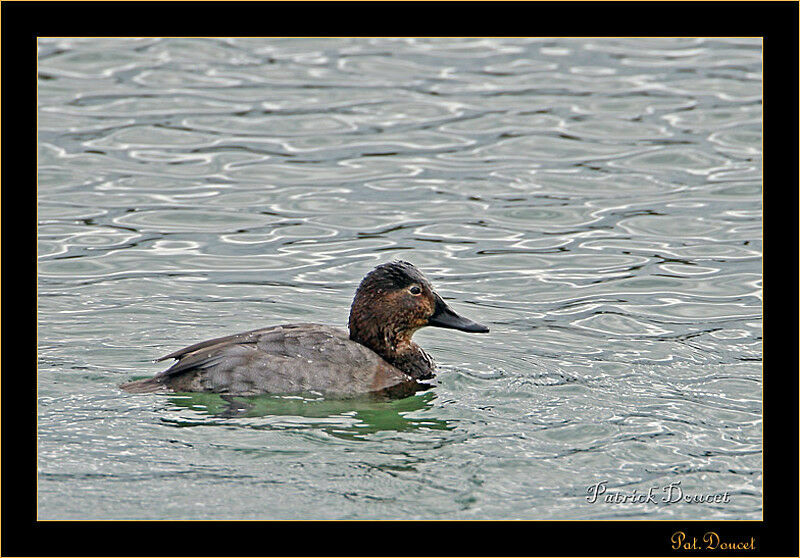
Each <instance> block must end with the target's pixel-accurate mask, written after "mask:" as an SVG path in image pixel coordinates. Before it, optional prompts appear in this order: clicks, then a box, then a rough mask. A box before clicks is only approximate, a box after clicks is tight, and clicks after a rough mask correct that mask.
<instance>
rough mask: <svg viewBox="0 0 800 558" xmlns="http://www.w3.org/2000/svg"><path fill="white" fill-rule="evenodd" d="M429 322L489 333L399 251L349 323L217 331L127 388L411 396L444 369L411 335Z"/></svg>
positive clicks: (358, 296) (370, 284)
mask: <svg viewBox="0 0 800 558" xmlns="http://www.w3.org/2000/svg"><path fill="white" fill-rule="evenodd" d="M428 326H432V327H439V328H445V329H453V330H458V331H462V332H466V333H488V332H489V328H488V327H486V326H485V325H483V324H480V323H478V322H474V321H472V320H470V319H467V318H465V317H462V316H460V315H459V314H457V313H456V312H455V311H454V310H453V309H452V308H450V306H448V305H447V303H445V301H444V300H443V299H442V297H441V296H439V294H438V293H437V292H436V291H435V290H434V288H433V286H432V285H431V283H430V281H428V279H427V278H426V277H425V276H424V275H423V274H422V272H421V271H420V270H419V269H417V267H415V266H414V265H413V264H411V263H409V262H407V261H402V260H395V261H391V262H388V263H384V264H381V265H378V266H377V267H376V268H375V269H373V270H372V271H370V272H369V273H368V274H367V275H366V276H365V277H364V278H363V280H362V281H361V283H360V284H359V285H358V288H357V289H356V292H355V296H354V297H353V302H352V305H351V307H350V316H349V320H348V331H345V330H344V329H341V328H337V327H333V326H329V325H322V324H313V323H292V324H283V325H275V326H269V327H265V328H261V329H254V330H251V331H246V332H243V333H237V334H235V335H229V336H226V337H219V338H216V339H210V340H208V341H202V342H200V343H196V344H194V345H190V346H188V347H185V348H183V349H180V350H177V351H175V352H172V353H170V354H168V355H166V356H163V357H161V358H159V359H157V360H156V362H160V361H164V360H167V359H175V360H176V362H175V363H174V364H173V365H172V366H171V367H170V368H168V369H166V370H163V371H162V372H159V373H158V374H156V375H155V376H153V377H152V378H146V379H143V380H135V381H132V382H128V383H124V384H122V385H120V386H119V387H120V389H122V390H123V391H125V392H128V393H138V394H141V393H156V392H164V391H167V392H168V391H172V392H213V393H219V394H225V395H227V396H234V395H241V396H255V395H264V394H287V395H289V394H302V393H310V394H319V395H321V396H323V397H326V398H327V397H332V398H351V397H357V396H360V395H367V394H380V395H388V396H405V395H408V394H412V393H414V392H415V391H417V390H419V389H427V388H429V387H430V385H429V384H427V385H426V384H424V383H423V382H422V381H424V380H428V379H431V378H433V377H434V374H435V371H436V365H435V363H434V360H433V358H431V356H430V355H429V354H428V353H426V352H425V351H424V350H423V349H422V348H421V347H420V346H419V345H417V344H416V343H414V342H413V341H412V336H413V335H414V333H415V332H416V331H417V330H419V329H421V328H423V327H428Z"/></svg>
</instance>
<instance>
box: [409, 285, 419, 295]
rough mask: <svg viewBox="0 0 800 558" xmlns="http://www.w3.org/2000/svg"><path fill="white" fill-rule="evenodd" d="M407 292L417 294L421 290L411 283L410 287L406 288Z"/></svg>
mask: <svg viewBox="0 0 800 558" xmlns="http://www.w3.org/2000/svg"><path fill="white" fill-rule="evenodd" d="M408 292H410V293H411V294H413V295H418V294H419V293H421V292H422V289H420V288H419V287H418V286H417V285H412V286H411V288H410V289H408Z"/></svg>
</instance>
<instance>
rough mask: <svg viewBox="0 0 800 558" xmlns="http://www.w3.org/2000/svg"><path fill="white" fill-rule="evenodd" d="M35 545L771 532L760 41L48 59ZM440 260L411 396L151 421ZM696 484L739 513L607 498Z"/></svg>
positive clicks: (328, 46)
mask: <svg viewBox="0 0 800 558" xmlns="http://www.w3.org/2000/svg"><path fill="white" fill-rule="evenodd" d="M39 76H40V81H39V92H38V94H39V107H40V108H39V145H40V153H39V177H38V179H39V184H38V202H39V205H38V218H39V228H38V242H39V248H38V254H39V286H38V297H39V307H38V319H39V330H38V338H39V376H38V398H39V418H38V432H39V484H38V487H39V491H38V494H39V518H40V519H63V518H70V519H83V518H99V519H104V518H115V519H172V518H184V519H201V518H215V519H403V518H417V519H516V518H519V519H617V518H619V519H675V518H718V519H760V518H761V494H762V484H761V481H762V452H761V441H762V437H761V433H762V422H761V410H762V397H761V388H762V373H761V370H762V369H761V355H762V341H761V324H762V319H761V316H762V307H761V225H762V220H761V44H760V41H758V40H752V39H725V40H723V39H713V40H703V39H626V40H616V39H586V40H575V39H573V40H553V39H491V40H490V39H463V40H459V39H427V40H414V39H401V40H390V39H348V40H334V39H265V40H261V39H220V40H211V39H191V40H190V39H170V40H160V39H140V40H121V39H113V40H111V39H109V40H102V39H90V40H79V39H42V40H40V50H39ZM392 258H403V259H407V260H410V261H412V262H414V263H415V264H417V265H418V266H419V267H421V268H422V269H423V270H424V271H425V272H426V274H427V275H428V276H429V278H431V280H432V281H433V283H434V284H435V285H436V286H437V288H438V290H439V292H440V293H441V294H442V295H444V296H445V298H447V299H448V300H449V301H450V302H451V304H452V306H453V307H454V308H455V309H456V310H457V311H460V312H462V313H463V314H464V315H466V316H469V317H471V318H473V319H475V320H478V321H481V322H483V323H486V324H488V325H489V326H490V327H491V328H492V333H491V334H489V335H484V336H475V335H471V336H470V335H466V334H462V333H459V332H452V331H446V330H436V331H433V330H423V331H422V332H420V333H418V334H417V336H416V338H415V339H416V340H417V341H418V342H419V343H420V344H421V345H422V346H423V347H425V348H426V349H427V350H428V351H429V352H430V353H431V354H432V355H433V356H434V357H435V358H436V360H437V362H438V363H439V368H440V372H439V374H438V376H437V381H436V386H435V387H434V388H433V389H431V390H429V391H425V392H422V393H420V394H417V395H416V396H414V397H409V398H407V399H403V400H397V401H392V402H374V401H354V402H352V401H351V402H336V401H325V400H303V399H299V398H279V397H262V398H256V399H255V401H250V402H249V404H247V405H246V404H245V402H242V401H235V400H232V401H227V400H223V399H222V398H220V397H219V396H216V395H209V394H199V395H193V396H182V395H172V396H135V395H129V394H124V393H121V392H120V391H119V390H118V389H117V385H118V384H119V383H121V382H123V381H126V380H129V379H131V378H137V377H146V376H150V375H152V374H154V373H156V372H157V371H159V370H161V369H162V366H160V365H159V364H154V363H153V362H152V359H154V358H156V357H158V356H161V355H163V354H166V353H168V352H170V351H173V350H175V349H178V348H180V347H183V346H185V345H187V344H190V343H193V342H196V341H199V340H203V339H207V338H210V337H216V336H220V335H225V334H229V333H235V332H238V331H243V330H247V329H252V328H255V327H260V326H265V325H269V324H276V323H282V322H290V321H316V322H321V323H330V324H334V325H340V326H345V325H346V320H347V314H348V308H349V304H350V300H351V297H352V294H353V292H354V289H355V286H356V285H357V284H358V282H359V280H360V279H361V277H362V276H363V275H364V274H365V273H366V272H367V271H368V270H370V269H371V268H372V267H373V266H375V265H376V264H378V263H381V262H384V261H387V260H389V259H392ZM676 481H680V482H681V487H682V489H683V491H684V493H685V494H692V495H696V494H709V493H710V494H722V493H724V492H726V491H727V492H728V493H729V501H727V502H721V503H713V502H712V503H676V504H671V505H667V504H664V503H659V504H652V503H646V502H645V503H630V502H629V503H621V504H613V503H606V502H604V501H602V498H601V501H598V502H596V503H590V502H589V501H588V500H587V488H588V487H589V486H592V485H594V484H596V483H600V482H605V483H606V484H605V485H604V486H606V487H607V490H608V493H611V492H619V493H622V494H631V493H633V491H634V490H637V491H638V493H642V492H644V493H646V492H647V491H648V489H650V488H651V487H657V489H658V490H660V489H661V488H662V487H665V486H667V485H669V484H670V483H672V482H676Z"/></svg>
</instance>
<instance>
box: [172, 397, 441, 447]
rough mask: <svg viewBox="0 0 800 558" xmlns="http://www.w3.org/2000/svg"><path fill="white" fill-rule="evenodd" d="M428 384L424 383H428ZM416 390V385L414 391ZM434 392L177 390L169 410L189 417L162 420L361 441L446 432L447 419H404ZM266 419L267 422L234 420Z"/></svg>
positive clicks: (181, 424) (428, 406)
mask: <svg viewBox="0 0 800 558" xmlns="http://www.w3.org/2000/svg"><path fill="white" fill-rule="evenodd" d="M428 387H430V386H428ZM420 391H422V389H421V390H420ZM435 399H436V394H435V393H434V392H432V391H425V393H422V394H421V395H414V396H411V397H405V398H402V399H396V398H394V399H393V398H391V397H389V396H380V395H378V396H374V395H370V396H364V397H361V398H358V399H347V400H333V399H324V398H322V397H319V398H315V397H313V396H274V395H261V396H256V397H242V396H231V395H224V394H217V393H182V394H178V395H175V396H170V397H169V402H170V403H171V404H172V405H174V406H175V407H174V408H173V409H171V410H173V411H178V412H182V411H184V410H186V409H189V410H191V411H192V415H191V416H186V415H183V416H180V417H177V418H172V417H164V418H162V419H161V420H162V422H163V423H165V424H169V425H171V426H176V427H179V428H182V427H190V426H205V425H231V424H238V425H240V426H246V427H248V428H253V429H267V430H276V429H319V430H322V431H323V432H326V433H327V434H330V435H331V436H334V437H337V438H342V439H347V440H359V439H361V440H363V439H365V438H366V437H367V436H368V435H370V434H374V433H376V432H383V431H394V432H407V431H413V430H452V429H453V428H455V426H454V425H452V424H450V422H452V421H447V420H440V419H436V418H429V417H420V418H416V417H409V416H407V415H409V414H411V413H415V412H417V411H425V410H430V409H432V408H433V402H434V400H435ZM253 418H271V419H275V420H268V421H257V422H252V421H242V420H237V419H253Z"/></svg>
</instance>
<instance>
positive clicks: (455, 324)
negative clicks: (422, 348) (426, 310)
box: [428, 294, 489, 333]
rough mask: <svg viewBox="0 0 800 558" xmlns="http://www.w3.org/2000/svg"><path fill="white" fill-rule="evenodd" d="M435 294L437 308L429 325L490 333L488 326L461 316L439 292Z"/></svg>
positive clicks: (468, 331) (429, 320)
mask: <svg viewBox="0 0 800 558" xmlns="http://www.w3.org/2000/svg"><path fill="white" fill-rule="evenodd" d="M435 296H436V308H435V309H434V312H433V316H431V317H430V318H429V319H428V325H430V326H434V327H444V328H447V329H457V330H459V331H466V332H467V333H489V328H488V327H486V326H485V325H483V324H479V323H478V322H473V321H472V320H468V319H467V318H464V317H463V316H459V315H458V314H456V313H455V312H453V310H452V309H451V308H450V307H449V306H448V305H447V304H446V303H445V302H444V300H442V298H441V297H440V296H439V295H438V294H437V295H435Z"/></svg>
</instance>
